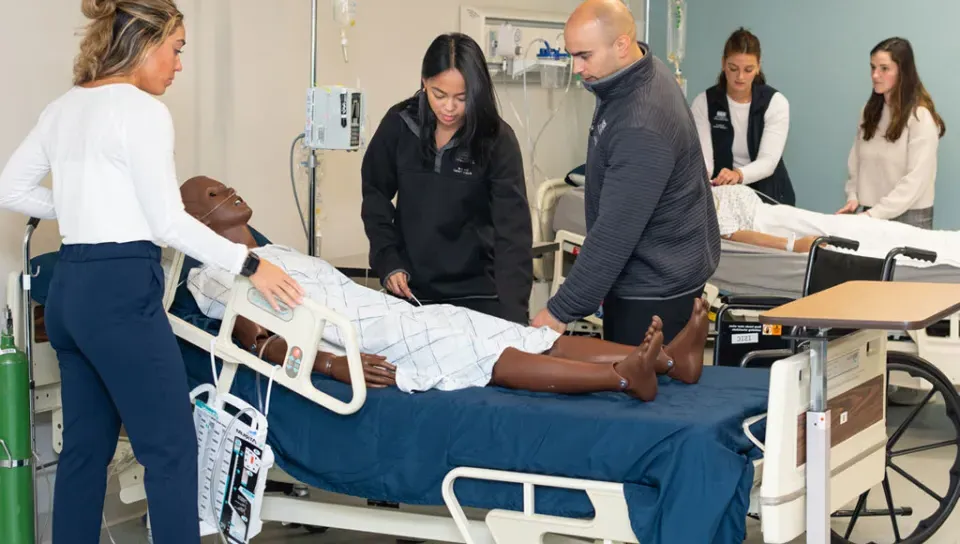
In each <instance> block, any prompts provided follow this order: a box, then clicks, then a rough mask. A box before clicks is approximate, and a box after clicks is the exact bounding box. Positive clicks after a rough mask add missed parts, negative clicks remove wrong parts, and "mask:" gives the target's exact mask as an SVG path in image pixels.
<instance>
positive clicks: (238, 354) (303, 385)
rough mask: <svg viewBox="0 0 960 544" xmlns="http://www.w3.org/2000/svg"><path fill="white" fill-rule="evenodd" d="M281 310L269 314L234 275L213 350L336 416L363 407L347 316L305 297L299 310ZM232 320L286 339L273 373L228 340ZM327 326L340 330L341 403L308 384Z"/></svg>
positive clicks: (361, 380) (258, 296) (355, 350)
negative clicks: (345, 375) (344, 368)
mask: <svg viewBox="0 0 960 544" xmlns="http://www.w3.org/2000/svg"><path fill="white" fill-rule="evenodd" d="M277 303H278V304H279V305H280V309H281V311H280V312H279V313H277V312H275V311H274V310H273V308H271V307H270V304H269V303H268V302H267V301H266V299H265V298H264V297H263V295H261V294H260V292H259V291H257V289H256V288H255V287H253V284H251V283H250V281H249V280H248V279H246V278H242V277H239V276H238V277H237V279H236V280H235V282H234V284H233V289H232V293H231V298H230V302H229V304H227V308H226V311H225V313H224V316H223V324H222V325H221V327H220V333H219V335H218V336H217V351H218V352H220V353H221V354H223V355H225V356H226V357H228V358H229V359H232V360H234V361H237V362H239V363H241V364H243V365H246V366H247V367H249V368H251V369H253V370H255V371H257V372H259V373H261V374H263V375H265V376H268V377H269V376H274V380H275V381H276V382H277V383H278V384H281V385H283V386H285V387H286V388H288V389H290V390H291V391H294V392H296V393H298V394H300V395H302V396H304V397H306V398H307V399H309V400H311V401H313V402H315V403H317V404H319V405H320V406H323V407H324V408H327V409H328V410H331V411H333V412H335V413H338V414H352V413H354V412H356V411H357V410H359V409H360V407H361V406H363V403H364V402H365V401H366V398H367V388H366V383H365V382H364V377H363V366H362V361H361V359H360V344H359V342H358V341H357V333H356V330H354V328H353V324H352V323H351V322H350V320H348V319H347V318H345V317H343V316H341V315H339V314H337V313H336V312H333V311H332V310H330V309H328V308H326V307H324V306H321V305H319V304H317V303H315V302H313V301H311V300H307V299H305V300H304V301H303V304H302V305H301V306H298V307H297V308H294V309H292V310H291V309H290V308H289V307H288V306H286V305H285V304H283V303H282V302H280V301H277ZM237 316H243V317H245V318H247V319H249V320H251V321H253V322H254V323H257V324H259V325H261V326H263V327H264V328H266V329H268V330H270V331H272V332H273V333H274V334H277V335H279V336H281V337H282V338H284V339H285V340H286V341H287V352H286V356H285V357H284V360H283V364H282V365H281V368H280V369H279V370H278V371H276V372H275V371H274V370H275V368H276V367H275V366H274V365H273V364H271V363H268V362H266V361H263V360H261V359H259V358H257V356H255V355H253V354H252V353H250V352H248V351H245V350H243V349H241V348H240V347H238V346H237V345H236V344H234V342H233V328H234V324H235V322H236V320H237ZM327 322H329V323H331V324H333V325H334V326H336V327H338V328H339V329H340V332H341V335H342V337H343V339H344V341H345V344H346V345H345V346H344V348H345V350H346V354H347V362H348V367H349V370H350V383H351V387H352V389H353V398H352V399H351V400H350V402H343V401H341V400H338V399H336V398H334V397H332V396H330V395H328V394H327V393H324V392H322V391H320V390H318V389H317V388H316V387H314V385H313V382H312V381H311V379H310V378H311V375H312V373H313V363H314V360H315V359H316V356H317V349H318V348H319V347H320V339H321V335H322V333H323V329H324V327H325V326H326V325H327Z"/></svg>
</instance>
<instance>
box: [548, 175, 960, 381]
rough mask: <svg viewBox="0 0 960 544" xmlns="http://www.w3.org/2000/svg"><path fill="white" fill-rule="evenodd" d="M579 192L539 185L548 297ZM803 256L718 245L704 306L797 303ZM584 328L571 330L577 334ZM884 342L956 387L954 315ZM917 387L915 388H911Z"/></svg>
mask: <svg viewBox="0 0 960 544" xmlns="http://www.w3.org/2000/svg"><path fill="white" fill-rule="evenodd" d="M583 197H584V190H583V188H582V187H574V186H572V185H571V184H569V183H567V182H566V181H565V180H564V179H554V180H548V181H545V182H544V183H543V184H541V186H540V188H539V190H538V193H537V201H536V202H537V203H536V209H537V210H540V212H539V213H538V214H537V219H538V221H537V228H536V229H535V231H534V233H535V235H536V236H540V237H543V239H545V240H555V241H556V242H557V243H558V245H559V247H558V248H557V252H556V255H555V256H554V257H553V258H552V259H551V260H550V261H549V262H547V261H543V262H541V264H540V268H539V269H537V270H536V271H537V272H538V273H539V276H538V278H539V279H540V281H544V282H548V283H550V285H551V289H550V291H551V294H553V293H555V292H556V291H557V289H559V288H560V285H561V284H562V283H563V281H564V279H565V277H566V274H567V273H568V272H569V270H570V268H571V267H572V266H573V262H574V261H575V260H576V256H577V254H578V253H579V249H580V247H581V246H582V245H583V240H584V237H585V235H586V220H585V217H584V201H583ZM807 264H808V259H807V255H805V254H801V253H793V252H787V251H781V250H776V249H771V248H763V247H758V246H752V245H748V244H742V243H738V242H732V241H730V240H722V241H721V256H720V263H719V266H718V267H717V270H716V272H715V273H714V274H713V276H712V277H711V278H710V281H709V284H708V287H707V290H706V291H707V295H708V296H707V298H708V301H710V302H712V303H713V307H714V309H715V310H718V309H719V306H720V298H719V295H721V294H740V295H764V296H778V297H785V298H790V299H794V298H799V297H800V296H801V295H802V292H803V285H804V277H805V274H806V270H807ZM893 280H894V281H907V282H930V283H960V268H956V267H953V266H949V265H945V264H936V265H933V266H924V267H914V266H910V265H909V263H908V262H903V263H901V265H900V266H897V267H896V271H895V274H894V277H893ZM584 321H585V322H586V323H587V324H589V326H592V327H593V330H594V331H599V329H600V326H601V324H602V315H594V316H590V317H587V318H586V319H585V320H584ZM584 327H585V325H584V324H579V325H575V326H574V327H572V328H577V329H583V328H584ZM896 332H898V333H899V334H894V335H892V336H891V338H890V351H891V352H898V353H906V354H911V355H917V356H919V357H921V358H923V359H925V360H927V361H930V362H931V363H933V364H934V365H935V366H936V367H937V368H938V369H940V370H941V371H942V372H943V373H944V374H945V375H946V376H947V378H948V380H949V381H950V382H951V383H953V384H954V385H956V386H958V387H960V315H953V316H950V317H949V318H947V319H944V320H943V321H941V322H939V323H937V324H935V325H934V326H932V327H928V328H926V329H924V330H918V331H902V333H901V331H896ZM900 386H901V387H902V388H903V389H904V390H905V391H904V392H902V393H901V394H900V396H901V397H902V396H909V392H908V391H907V390H909V389H910V387H911V386H910V384H909V383H903V384H900ZM919 387H921V386H920V385H919V384H917V385H916V386H915V387H914V389H915V390H919V389H918V388H919Z"/></svg>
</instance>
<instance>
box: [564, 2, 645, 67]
mask: <svg viewBox="0 0 960 544" xmlns="http://www.w3.org/2000/svg"><path fill="white" fill-rule="evenodd" d="M563 39H564V43H565V46H566V49H567V52H568V53H570V55H571V56H572V57H573V71H574V73H576V74H579V75H580V77H581V78H583V80H584V81H587V82H592V81H596V80H598V79H602V78H604V77H607V76H609V75H611V74H614V73H616V72H618V71H620V70H622V69H623V68H626V67H627V66H629V65H631V64H633V63H634V62H635V61H636V60H637V59H639V58H640V57H641V56H642V51H641V50H640V47H639V46H638V45H637V27H636V23H634V21H633V15H631V14H630V10H629V8H627V6H626V5H624V3H623V2H622V1H621V0H586V1H585V2H583V3H582V4H580V6H578V7H577V9H576V10H574V12H573V14H572V15H570V18H569V19H567V26H566V28H565V29H564V31H563Z"/></svg>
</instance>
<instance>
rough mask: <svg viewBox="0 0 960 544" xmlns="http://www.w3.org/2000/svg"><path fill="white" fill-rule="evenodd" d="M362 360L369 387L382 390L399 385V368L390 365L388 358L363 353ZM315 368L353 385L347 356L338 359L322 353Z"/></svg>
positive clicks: (364, 376) (365, 379) (364, 375)
mask: <svg viewBox="0 0 960 544" xmlns="http://www.w3.org/2000/svg"><path fill="white" fill-rule="evenodd" d="M360 360H361V361H362V362H363V378H364V381H365V382H366V383H367V387H371V388H375V389H382V388H384V387H390V386H394V385H397V367H396V366H394V365H392V364H390V363H388V362H387V358H386V357H383V356H382V355H371V354H369V353H361V354H360ZM328 365H329V366H328ZM315 368H316V370H318V371H320V372H323V373H324V374H327V375H329V376H331V377H332V378H333V379H335V380H337V381H341V382H343V383H351V382H350V367H349V365H348V363H347V357H346V356H339V357H336V356H334V355H332V354H330V353H326V352H320V353H319V354H318V357H317V364H316V365H315ZM327 368H329V371H327Z"/></svg>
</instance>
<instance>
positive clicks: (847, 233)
mask: <svg viewBox="0 0 960 544" xmlns="http://www.w3.org/2000/svg"><path fill="white" fill-rule="evenodd" d="M713 198H714V203H715V204H716V206H717V217H718V220H719V221H720V225H721V235H723V236H727V235H728V234H732V233H733V232H736V231H738V230H745V231H754V232H762V233H764V234H769V235H772V236H779V237H781V238H789V237H790V236H791V235H793V236H796V237H798V238H800V237H803V236H838V237H840V238H848V239H850V240H856V241H857V242H860V248H859V249H858V250H857V251H856V253H857V254H858V255H863V256H866V257H874V258H878V259H883V258H884V257H886V255H887V253H888V252H889V251H890V250H891V249H894V248H897V247H903V246H908V247H914V248H918V249H925V250H928V251H934V252H936V253H937V260H936V262H935V263H929V262H926V261H917V260H914V259H908V258H902V257H901V258H898V259H897V264H898V265H905V266H912V267H916V268H924V267H928V266H933V265H936V264H946V265H950V266H955V267H960V232H958V231H947V230H928V229H921V228H917V227H914V226H911V225H907V224H904V223H899V222H896V221H888V220H884V219H876V218H873V217H870V216H868V215H850V214H841V215H836V214H824V213H818V212H812V211H810V210H803V209H800V208H795V207H793V206H784V205H771V204H766V203H764V202H763V201H761V199H760V197H759V196H757V194H756V193H755V192H754V191H753V189H751V188H749V187H745V186H743V185H724V186H719V187H714V188H713Z"/></svg>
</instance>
